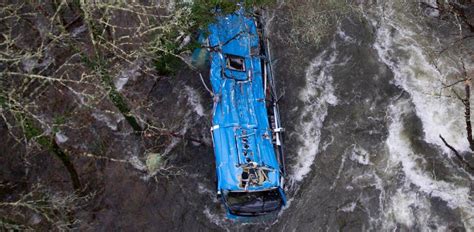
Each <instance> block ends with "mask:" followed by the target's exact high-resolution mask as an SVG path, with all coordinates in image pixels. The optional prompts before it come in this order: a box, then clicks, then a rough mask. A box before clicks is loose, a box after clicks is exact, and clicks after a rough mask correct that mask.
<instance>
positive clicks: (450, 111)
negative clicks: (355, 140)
mask: <svg viewBox="0 0 474 232" xmlns="http://www.w3.org/2000/svg"><path fill="white" fill-rule="evenodd" d="M396 7H398V6H396V3H393V2H388V3H387V4H385V6H384V8H383V10H381V9H379V10H378V12H376V13H375V14H376V15H377V17H375V18H372V17H370V16H367V18H368V19H369V21H371V23H372V24H373V26H374V27H376V28H377V32H376V41H375V44H374V48H375V49H376V51H377V53H378V55H379V58H380V60H381V61H382V62H383V63H385V64H386V65H387V66H388V67H389V68H390V69H391V71H392V72H393V74H394V84H396V85H397V86H399V87H401V88H402V89H403V90H405V91H406V92H408V93H409V97H410V99H409V101H405V100H401V101H398V102H395V103H394V104H393V105H392V106H391V107H390V109H389V111H388V115H389V118H390V122H389V137H388V139H387V141H386V145H387V147H388V150H389V157H388V161H389V166H388V167H387V168H386V169H387V170H388V171H389V173H388V175H397V173H396V172H397V170H398V169H397V168H396V167H398V165H400V167H401V171H402V172H403V176H402V177H403V178H404V179H403V181H404V184H403V186H400V187H399V189H398V190H397V192H396V193H395V194H394V195H391V196H387V198H388V199H386V200H387V205H386V206H387V207H386V209H385V210H384V217H385V220H384V221H385V223H384V225H383V227H384V228H385V229H387V230H392V229H395V228H397V225H396V223H399V224H402V225H404V226H406V227H408V228H413V226H415V225H418V227H420V226H421V228H425V229H426V228H427V227H426V226H427V224H428V221H429V222H430V223H431V224H435V225H436V227H437V229H438V230H443V228H446V227H445V226H446V225H444V224H443V223H441V222H439V220H438V218H437V217H436V216H435V215H432V213H431V212H430V210H431V208H430V207H431V203H430V199H432V198H433V197H434V198H439V199H441V200H442V201H444V202H446V204H447V206H448V207H450V208H452V209H453V210H455V211H457V212H459V213H460V215H461V221H462V222H463V223H464V226H465V228H474V203H473V201H472V196H471V195H470V188H469V186H465V185H463V184H461V183H451V182H447V181H441V180H436V179H434V178H433V175H432V173H428V172H427V171H426V170H425V169H424V168H423V167H421V166H420V162H421V163H423V162H426V161H425V160H424V158H423V156H422V154H416V153H415V152H414V151H413V147H412V143H411V141H410V138H409V137H408V136H407V135H406V134H405V133H404V131H405V130H406V129H407V128H405V127H404V124H403V117H404V115H406V114H409V113H412V112H414V113H415V114H416V116H417V117H418V118H420V120H421V122H422V128H423V132H424V135H423V139H424V141H425V142H427V143H430V144H433V145H437V148H438V149H440V150H441V151H442V152H444V153H445V155H450V154H451V151H450V150H449V149H448V148H447V147H446V146H445V145H444V144H443V142H442V141H441V140H440V138H439V135H442V136H444V137H445V138H448V142H449V143H450V144H451V145H453V146H454V147H456V148H457V149H458V150H460V151H466V150H468V149H469V147H468V143H467V140H466V139H465V138H466V132H465V129H464V126H465V125H464V119H463V107H462V105H461V102H460V101H459V100H457V99H455V98H449V97H443V96H440V94H437V93H440V92H442V89H443V84H442V83H443V82H446V81H447V80H450V78H451V76H452V74H453V72H456V67H452V66H451V65H450V64H447V63H443V62H444V61H443V60H441V59H439V60H435V61H433V59H432V57H431V56H430V54H429V51H431V50H432V49H433V47H436V46H440V44H439V43H436V38H432V39H431V40H429V39H430V36H431V37H434V36H432V35H428V34H422V35H420V33H422V31H421V30H423V28H420V26H419V25H416V24H414V22H413V20H411V21H410V20H407V19H406V17H404V16H403V14H400V13H399V11H396ZM430 42H432V43H431V45H430V46H433V47H429V46H427V44H430ZM435 64H436V65H435ZM433 155H435V154H433Z"/></svg>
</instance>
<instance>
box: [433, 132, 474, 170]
mask: <svg viewBox="0 0 474 232" xmlns="http://www.w3.org/2000/svg"><path fill="white" fill-rule="evenodd" d="M439 138H440V139H441V140H442V141H443V143H444V145H446V147H448V148H449V149H450V150H451V151H453V153H454V155H456V157H457V158H458V159H459V161H461V163H462V164H463V165H464V166H466V167H468V168H469V169H471V170H474V167H473V166H472V165H471V164H469V162H467V160H466V159H464V157H463V156H462V155H461V154H459V152H458V151H457V150H456V149H455V148H454V147H453V146H451V145H449V143H448V142H446V140H445V139H444V138H443V136H441V135H439Z"/></svg>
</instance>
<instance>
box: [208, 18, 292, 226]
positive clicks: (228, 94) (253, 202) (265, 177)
mask: <svg viewBox="0 0 474 232" xmlns="http://www.w3.org/2000/svg"><path fill="white" fill-rule="evenodd" d="M208 29H209V32H208V37H207V41H206V43H207V48H208V51H209V52H210V57H209V59H210V66H211V67H210V82H211V85H212V91H213V95H214V96H213V98H214V107H213V114H212V128H211V134H212V140H213V146H214V154H215V159H216V176H217V195H218V197H220V199H221V200H222V202H223V204H224V205H225V208H226V210H227V216H228V217H229V218H232V219H236V218H239V217H255V216H260V215H265V214H269V213H274V212H278V211H279V210H280V209H281V208H282V207H283V206H284V205H285V204H286V197H285V193H284V191H283V185H284V177H285V163H284V154H283V144H282V140H283V136H282V132H283V128H282V127H281V122H280V115H279V110H278V104H277V103H278V97H277V95H276V90H275V82H274V80H273V77H272V71H271V61H270V56H269V54H268V52H269V49H268V47H267V45H268V43H267V42H266V41H265V40H264V36H263V35H264V32H263V27H262V24H261V22H260V21H259V18H257V17H254V16H251V15H250V14H249V13H248V12H246V11H245V10H243V9H241V10H239V11H237V12H235V13H233V14H229V15H225V16H219V17H218V18H217V20H216V22H214V23H213V24H211V25H210V26H209V28H208Z"/></svg>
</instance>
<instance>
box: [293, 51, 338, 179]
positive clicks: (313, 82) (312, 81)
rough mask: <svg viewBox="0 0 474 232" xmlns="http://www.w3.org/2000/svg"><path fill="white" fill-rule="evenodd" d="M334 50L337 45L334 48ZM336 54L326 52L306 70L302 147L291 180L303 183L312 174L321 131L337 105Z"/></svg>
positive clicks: (300, 96)
mask: <svg viewBox="0 0 474 232" xmlns="http://www.w3.org/2000/svg"><path fill="white" fill-rule="evenodd" d="M332 47H335V44H333V45H332ZM336 59H337V53H336V51H335V49H333V51H332V52H329V51H324V52H322V53H321V54H319V55H318V56H317V57H316V58H314V59H313V60H312V62H311V64H310V65H309V67H308V68H307V69H306V76H305V78H306V88H305V89H303V90H302V91H301V93H300V95H299V99H300V100H301V101H303V102H304V104H305V106H304V111H303V112H302V113H301V115H300V118H299V120H297V121H299V122H301V123H300V125H299V127H298V131H299V139H300V140H301V142H302V145H301V146H300V147H299V149H298V151H297V157H298V159H297V161H296V164H295V166H294V167H293V173H292V175H291V178H292V179H293V180H295V181H301V180H302V179H303V178H304V176H305V175H306V174H308V173H309V172H310V171H311V165H312V164H313V161H314V159H315V157H316V154H317V152H318V148H319V141H320V139H321V128H322V126H323V122H324V119H325V118H326V116H327V110H328V106H329V105H336V104H337V97H336V96H335V95H334V87H333V86H332V81H333V79H332V76H331V71H332V68H333V67H334V66H335V65H336V63H335V62H336Z"/></svg>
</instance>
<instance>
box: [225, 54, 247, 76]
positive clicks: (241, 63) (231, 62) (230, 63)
mask: <svg viewBox="0 0 474 232" xmlns="http://www.w3.org/2000/svg"><path fill="white" fill-rule="evenodd" d="M226 62H227V68H228V69H230V70H235V71H241V72H245V58H243V57H240V56H232V55H227V57H226Z"/></svg>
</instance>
